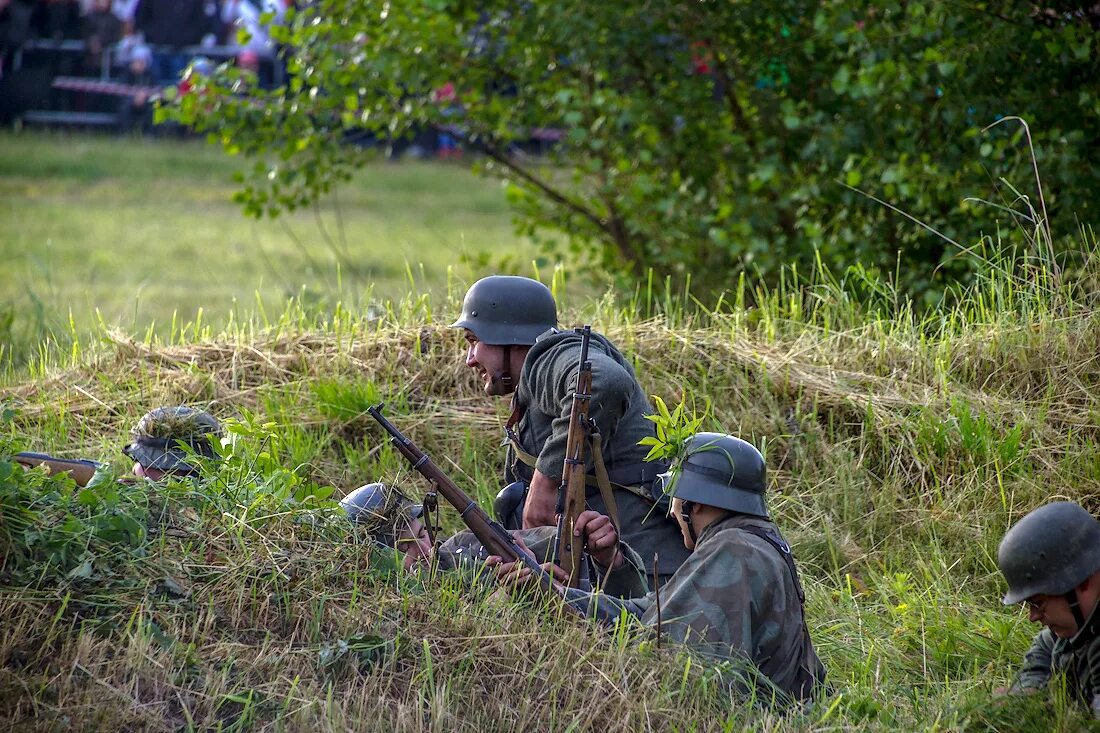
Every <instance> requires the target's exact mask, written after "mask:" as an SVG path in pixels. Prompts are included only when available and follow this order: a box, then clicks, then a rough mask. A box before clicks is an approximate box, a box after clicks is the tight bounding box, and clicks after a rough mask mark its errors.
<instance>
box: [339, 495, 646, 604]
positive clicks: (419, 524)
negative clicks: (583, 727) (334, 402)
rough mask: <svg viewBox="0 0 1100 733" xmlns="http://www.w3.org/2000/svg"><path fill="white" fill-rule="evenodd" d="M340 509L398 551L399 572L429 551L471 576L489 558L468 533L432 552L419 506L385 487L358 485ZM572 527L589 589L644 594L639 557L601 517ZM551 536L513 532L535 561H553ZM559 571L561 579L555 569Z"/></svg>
mask: <svg viewBox="0 0 1100 733" xmlns="http://www.w3.org/2000/svg"><path fill="white" fill-rule="evenodd" d="M340 506H341V507H343V509H344V511H345V512H346V513H347V515H348V518H349V519H351V520H352V522H354V523H355V524H356V525H357V526H358V527H361V528H363V529H364V530H365V531H366V534H367V535H368V536H370V537H371V538H372V539H373V540H374V541H376V542H377V543H378V544H379V545H382V546H383V547H386V548H392V549H394V550H396V551H397V552H399V553H400V554H401V557H400V558H399V560H400V562H401V564H402V566H403V567H404V568H405V570H408V571H412V570H415V569H418V568H424V567H427V566H428V565H429V564H430V563H431V561H432V558H433V553H434V555H435V557H436V559H437V561H438V566H439V568H440V569H442V570H457V569H462V570H466V571H469V572H471V573H473V574H477V573H480V572H481V571H482V570H483V568H484V566H485V561H486V560H487V559H488V558H489V553H488V552H487V551H486V550H485V548H484V547H483V546H482V544H481V543H480V542H479V541H478V539H477V537H475V536H474V533H473V532H470V531H469V530H463V531H462V532H459V533H458V534H456V535H454V536H453V537H450V538H448V539H446V540H445V541H443V542H441V543H440V544H439V547H438V548H435V547H433V544H432V539H433V538H432V537H431V536H430V535H429V533H428V531H427V528H426V526H425V523H424V520H425V517H424V507H423V505H421V504H417V503H415V502H413V501H412V500H411V499H409V498H408V497H407V496H405V495H404V494H403V493H401V491H399V490H398V489H396V488H393V487H391V486H387V485H386V484H381V483H373V484H367V485H365V486H360V487H359V488H358V489H356V490H355V491H352V492H351V493H350V494H348V495H347V496H345V497H344V498H343V499H342V500H341V501H340ZM577 528H578V531H579V532H580V534H581V535H582V536H583V537H584V540H585V543H586V550H587V553H588V554H586V555H585V557H586V558H587V561H588V563H589V567H588V569H587V573H585V574H584V575H585V576H586V577H588V578H589V579H590V580H591V583H592V585H593V586H594V587H598V588H599V589H600V590H601V591H602V592H603V593H606V594H608V595H611V596H616V597H623V598H629V597H631V596H635V595H639V594H644V593H645V592H646V590H647V587H646V581H645V577H644V573H645V568H644V566H643V565H642V561H641V559H640V558H639V557H638V556H637V554H636V553H635V552H634V551H633V550H631V549H630V547H628V546H627V545H625V544H623V543H620V542H618V537H617V535H616V534H615V530H614V528H613V527H611V524H610V522H609V521H608V520H607V518H606V517H604V516H602V515H600V514H598V513H596V512H593V511H588V512H584V513H582V514H581V515H580V516H579V517H578V519H577ZM554 534H555V533H554V527H532V528H530V529H523V530H516V531H515V532H514V536H515V537H516V540H517V541H518V543H519V544H520V545H522V546H524V547H526V548H527V549H528V550H529V551H530V552H531V554H532V555H534V557H535V558H536V559H537V560H539V561H540V562H549V561H551V560H552V559H553V554H554ZM395 560H396V559H395ZM559 573H561V574H562V575H564V571H561V570H560V569H559ZM487 577H492V575H491V574H489V575H488V576H487Z"/></svg>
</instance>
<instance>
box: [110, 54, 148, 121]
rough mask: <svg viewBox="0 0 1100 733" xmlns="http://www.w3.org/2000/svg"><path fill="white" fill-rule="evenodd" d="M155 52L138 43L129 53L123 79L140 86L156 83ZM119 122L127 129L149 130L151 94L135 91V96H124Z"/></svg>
mask: <svg viewBox="0 0 1100 733" xmlns="http://www.w3.org/2000/svg"><path fill="white" fill-rule="evenodd" d="M152 62H153V54H152V52H151V51H150V50H149V47H148V46H146V45H144V44H137V45H135V46H134V47H133V48H132V49H131V50H130V54H129V61H128V62H127V66H126V72H125V73H124V74H123V81H125V82H126V83H127V84H133V85H135V86H139V87H152V86H153V85H154V84H155V83H156V79H154V78H153V73H152V70H151V68H150V66H151V64H152ZM118 124H119V127H120V128H121V129H122V130H123V131H125V132H130V131H133V130H139V131H141V132H148V131H149V130H150V129H152V126H153V110H152V107H151V105H150V104H149V95H148V94H146V93H145V92H135V93H134V94H133V96H130V97H122V98H120V99H119V103H118Z"/></svg>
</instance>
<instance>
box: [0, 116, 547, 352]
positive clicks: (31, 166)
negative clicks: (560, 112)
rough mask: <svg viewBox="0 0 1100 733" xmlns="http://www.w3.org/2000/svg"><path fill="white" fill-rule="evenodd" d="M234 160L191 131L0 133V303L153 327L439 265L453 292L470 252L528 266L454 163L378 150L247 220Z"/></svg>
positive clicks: (365, 297)
mask: <svg viewBox="0 0 1100 733" xmlns="http://www.w3.org/2000/svg"><path fill="white" fill-rule="evenodd" d="M241 165H243V164H242V163H241V162H240V161H238V160H236V159H233V158H230V157H228V156H226V155H225V154H224V153H223V152H222V151H221V149H220V147H217V146H211V145H207V144H205V143H204V142H201V141H177V140H161V139H157V140H152V139H118V138H107V137H88V136H62V135H47V134H29V133H24V134H18V135H16V134H11V133H0V258H2V259H3V261H4V263H5V266H4V267H3V270H2V272H0V307H3V306H5V305H14V306H15V307H17V308H18V309H19V311H20V313H21V314H23V315H26V314H30V313H35V312H40V313H41V316H42V317H45V318H48V319H49V320H50V321H51V325H53V324H56V323H57V322H58V321H59V320H60V322H61V323H62V324H64V322H65V321H66V320H67V319H68V315H69V313H70V312H71V313H72V316H73V318H74V319H75V321H76V323H77V324H78V326H80V327H82V328H83V327H85V326H88V325H91V324H93V323H95V321H96V320H97V319H98V318H102V319H103V321H104V322H105V323H107V324H111V325H113V324H119V325H121V326H122V327H123V328H125V329H126V330H127V331H135V332H142V331H144V330H145V329H146V328H147V327H148V326H149V324H151V323H156V324H158V327H159V330H160V332H161V333H164V332H165V331H166V330H167V328H168V325H169V324H170V323H171V321H172V318H173V315H174V314H175V315H176V316H177V317H178V318H180V319H183V320H191V319H193V318H194V317H195V314H196V312H197V311H198V309H199V308H202V309H203V311H204V315H205V320H206V321H207V322H210V323H214V324H223V323H225V322H226V319H227V317H228V314H229V313H230V312H231V311H232V310H236V311H237V312H238V315H240V314H241V313H247V312H251V311H254V310H256V309H257V307H258V300H259V302H262V303H263V306H264V308H265V309H267V310H274V311H276V312H277V311H280V310H281V309H282V306H283V302H284V301H285V299H287V298H288V297H291V296H299V295H304V297H305V299H306V300H307V301H312V302H318V303H320V304H322V305H324V306H327V307H331V306H332V305H334V304H335V303H336V302H337V301H338V300H340V301H342V302H344V303H345V304H351V305H355V306H363V307H365V306H366V305H367V304H369V303H370V302H372V301H374V302H378V301H380V300H382V299H385V298H392V297H395V296H401V295H403V294H404V293H405V292H407V291H408V290H410V289H416V290H417V291H427V292H433V291H434V292H436V293H439V292H441V291H442V289H444V288H445V287H446V286H447V284H448V282H449V278H450V277H451V276H452V275H453V276H454V277H455V278H458V279H459V280H460V281H459V283H458V284H457V285H456V287H457V288H458V289H460V290H461V289H462V287H464V284H465V283H466V282H467V281H468V280H469V278H470V277H471V276H472V275H474V274H476V273H478V272H479V271H480V270H479V269H478V268H476V267H470V266H467V265H465V264H464V263H465V262H468V261H471V260H473V261H476V260H477V259H478V257H479V256H480V255H481V254H482V253H490V255H491V256H492V257H493V259H494V260H500V259H502V258H503V257H505V256H506V255H507V256H508V257H509V259H510V263H511V266H513V267H519V268H521V269H523V270H524V271H525V272H530V271H531V265H530V262H531V261H532V260H533V259H534V257H535V255H536V252H535V249H534V247H533V246H532V245H531V244H530V243H528V242H525V241H523V240H521V239H520V238H518V237H516V236H515V235H514V234H513V231H512V226H511V220H510V217H509V214H508V211H507V208H506V207H507V205H506V202H505V197H504V193H503V191H502V190H501V188H500V185H499V184H497V183H496V182H493V181H490V180H488V179H484V178H479V177H477V176H475V175H474V174H473V173H472V172H471V171H470V169H469V165H468V164H462V163H455V164H447V165H444V164H437V163H428V162H402V163H400V164H391V163H386V162H379V163H378V164H376V165H371V166H370V167H369V168H367V169H365V170H364V171H363V172H362V173H361V174H360V175H358V176H357V177H356V178H355V179H354V180H353V181H351V182H350V183H348V184H347V185H345V186H344V187H343V188H342V189H341V190H340V191H338V192H337V195H336V196H335V197H333V198H332V199H330V200H329V201H327V202H326V203H324V204H323V205H320V206H318V207H317V208H316V209H313V208H310V209H308V210H304V211H298V212H296V213H293V214H290V215H287V216H284V217H281V218H280V219H277V220H271V219H266V220H262V221H257V220H252V219H247V218H245V217H244V216H242V214H241V209H240V207H239V206H238V205H237V204H235V203H234V202H233V201H232V198H231V197H232V194H233V192H234V190H235V185H236V184H235V183H234V182H233V179H232V177H233V174H234V172H235V171H237V170H238V169H239V168H240V166H241ZM257 299H258V300H257ZM97 311H98V314H99V315H98V317H97V316H96V313H97Z"/></svg>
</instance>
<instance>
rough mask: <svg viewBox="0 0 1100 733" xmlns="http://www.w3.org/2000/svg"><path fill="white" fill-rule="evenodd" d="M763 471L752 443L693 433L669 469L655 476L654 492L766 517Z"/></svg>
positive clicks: (762, 461) (715, 435) (764, 470)
mask: <svg viewBox="0 0 1100 733" xmlns="http://www.w3.org/2000/svg"><path fill="white" fill-rule="evenodd" d="M766 471H767V469H766V466H765V464H764V456H762V455H760V451H758V450H757V449H756V448H755V447H754V446H753V445H752V444H751V443H746V442H745V441H744V440H741V439H740V438H735V437H734V436H732V435H724V434H722V433H696V434H695V435H693V436H691V438H689V439H688V441H687V443H686V445H685V446H684V452H683V457H682V458H681V459H680V460H678V461H677V462H676V463H674V464H673V466H672V470H671V471H669V472H668V473H662V474H661V475H660V476H658V477H657V481H655V482H654V484H653V493H654V497H655V498H660V495H664V494H668V495H671V496H675V497H677V498H679V499H683V500H684V501H691V502H696V503H698V504H706V505H708V506H716V507H721V508H722V509H729V510H731V511H735V512H741V513H743V514H754V515H757V516H761V517H767V516H768V507H767V505H766V504H765V503H764V489H765V486H766Z"/></svg>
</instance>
